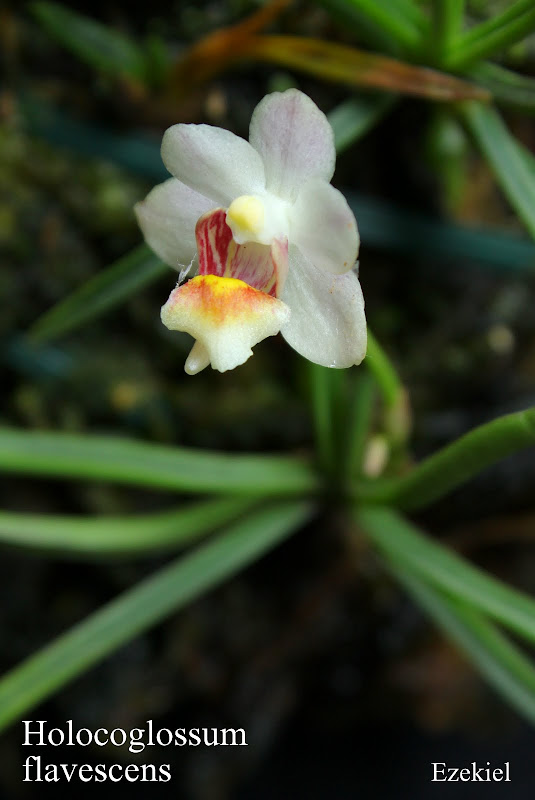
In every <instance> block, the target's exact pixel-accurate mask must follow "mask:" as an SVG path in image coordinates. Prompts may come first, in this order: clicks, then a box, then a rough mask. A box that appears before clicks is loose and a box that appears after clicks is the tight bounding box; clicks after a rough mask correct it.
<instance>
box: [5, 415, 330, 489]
mask: <svg viewBox="0 0 535 800" xmlns="http://www.w3.org/2000/svg"><path fill="white" fill-rule="evenodd" d="M0 471H6V472H10V473H25V474H29V475H46V476H48V477H51V476H56V477H62V478H69V479H71V478H88V479H93V480H97V481H117V482H119V483H126V484H131V485H134V486H151V487H155V488H158V489H165V490H172V491H184V492H193V493H199V492H201V493H210V492H224V493H233V494H249V495H259V496H260V495H261V496H266V495H273V494H282V495H296V494H302V493H304V492H310V491H314V490H315V489H316V488H317V486H318V483H317V478H316V475H315V473H314V472H313V471H312V469H311V467H310V466H309V465H308V464H307V463H306V462H305V461H303V460H301V459H298V458H294V457H291V456H271V455H265V456H264V455H249V454H248V455H235V454H226V453H218V452H211V451H207V450H206V451H205V450H197V449H193V448H192V449H188V448H181V447H167V446H165V445H158V444H150V443H147V442H141V441H135V440H134V439H122V438H119V437H115V436H96V435H95V436H83V435H79V436H77V435H73V434H68V433H55V432H41V431H21V430H16V429H14V428H0Z"/></svg>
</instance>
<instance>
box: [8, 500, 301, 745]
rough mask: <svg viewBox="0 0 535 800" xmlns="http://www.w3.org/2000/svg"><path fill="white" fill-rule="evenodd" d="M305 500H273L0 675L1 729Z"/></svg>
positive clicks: (297, 522)
mask: <svg viewBox="0 0 535 800" xmlns="http://www.w3.org/2000/svg"><path fill="white" fill-rule="evenodd" d="M310 514H311V507H310V506H309V505H308V504H306V503H297V502H294V503H285V504H280V503H275V504H274V505H273V506H272V507H271V508H269V509H264V510H262V511H258V512H256V513H255V514H252V515H251V516H249V517H247V518H246V519H244V520H243V521H241V522H238V523H237V524H236V525H234V526H233V527H232V528H230V529H229V530H228V531H226V532H224V533H221V534H219V535H218V536H216V537H214V538H212V539H211V540H210V541H209V542H207V543H206V544H203V545H201V546H200V547H199V548H197V549H196V550H195V551H194V552H192V553H189V554H187V555H185V556H183V557H181V558H179V559H177V560H176V561H173V562H171V564H169V565H168V566H166V567H164V568H163V569H161V570H159V571H158V572H156V573H155V574H154V575H152V576H151V577H149V578H146V579H145V580H143V581H142V582H141V583H139V584H138V585H137V586H136V587H134V588H133V589H130V590H129V591H127V592H125V593H124V594H122V595H120V596H119V597H118V598H116V599H115V600H112V601H111V602H110V603H108V604H107V605H106V606H104V607H103V608H101V609H100V610H99V611H96V612H95V613H94V614H92V615H91V616H89V617H88V618H87V619H85V620H84V621H82V622H80V623H78V625H76V626H75V627H74V628H71V630H70V631H68V632H67V633H65V634H63V635H62V636H60V637H58V638H57V639H55V640H54V641H53V642H51V643H50V644H48V645H47V646H46V647H44V648H43V649H42V650H41V651H40V652H38V653H36V654H35V655H33V656H31V657H30V658H28V659H27V660H26V661H24V662H23V663H22V664H20V665H19V666H18V667H15V668H14V669H13V670H12V671H11V672H9V673H8V674H7V675H5V676H4V677H3V678H2V680H0V729H4V728H5V727H7V726H8V725H9V724H10V723H11V722H14V721H16V720H18V719H20V718H21V716H22V715H23V714H25V713H26V712H27V711H29V710H30V709H31V708H33V707H34V706H35V705H37V703H39V702H41V701H43V700H44V699H45V698H47V697H49V696H50V695H51V694H53V693H54V692H55V691H56V690H57V689H59V688H60V687H61V686H64V685H65V684H66V683H68V681H70V680H72V679H73V678H75V677H76V676H77V675H80V674H81V673H83V672H85V671H86V670H87V669H89V668H90V667H91V666H93V664H96V663H97V662H99V661H101V660H102V659H103V658H104V657H105V656H107V655H108V654H110V653H112V652H113V651H114V650H117V648H119V647H121V645H123V644H125V643H126V642H129V641H130V640H131V639H133V638H134V637H135V636H137V635H139V634H140V633H142V632H143V631H145V630H147V629H148V628H150V627H151V626H153V625H156V624H157V623H158V622H160V621H161V620H163V619H164V618H165V617H166V616H168V615H169V614H171V613H173V612H175V611H178V610H179V609H180V608H183V607H184V606H185V605H187V604H188V603H190V602H191V601H192V600H195V599H196V598H197V597H199V596H201V595H202V594H204V593H205V592H207V591H209V590H210V589H213V588H214V587H215V586H218V585H219V584H221V583H222V582H223V581H224V580H226V579H228V578H230V577H231V576H232V575H234V574H235V573H236V572H238V571H239V570H240V569H243V568H244V567H246V566H247V565H248V564H250V563H252V562H254V561H256V560H257V559H259V558H260V557H261V556H262V555H263V554H264V553H265V552H266V551H268V550H270V549H272V548H273V547H276V545H278V544H279V543H280V542H281V541H283V540H284V539H285V538H287V537H288V536H289V535H290V534H291V533H293V532H294V531H295V530H296V529H297V528H299V527H300V526H301V525H303V523H304V522H305V521H306V520H307V518H308V517H309V516H310Z"/></svg>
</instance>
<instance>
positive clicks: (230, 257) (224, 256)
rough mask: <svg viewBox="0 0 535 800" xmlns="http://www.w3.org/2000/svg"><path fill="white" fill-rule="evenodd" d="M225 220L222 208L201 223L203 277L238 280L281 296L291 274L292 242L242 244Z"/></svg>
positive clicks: (212, 212)
mask: <svg viewBox="0 0 535 800" xmlns="http://www.w3.org/2000/svg"><path fill="white" fill-rule="evenodd" d="M225 218H226V211H225V210H224V209H222V208H218V209H216V210H215V211H211V212H209V213H208V214H205V215H204V216H203V217H201V218H200V220H199V221H198V222H197V227H196V236H197V251H198V253H199V275H217V276H218V277H220V278H236V279H237V280H240V281H244V282H245V283H247V284H249V286H252V287H253V288H254V289H259V290H260V291H262V292H266V293H267V294H269V295H272V296H273V297H277V296H278V295H279V294H280V293H281V291H282V287H283V285H284V281H285V279H286V274H287V272H288V243H287V242H286V241H284V242H279V241H278V240H275V241H274V242H273V244H272V245H271V246H269V245H264V244H257V243H256V242H247V243H246V244H241V245H239V244H237V243H236V242H235V241H234V239H233V237H232V231H231V229H230V228H229V226H228V225H227V223H226V221H225Z"/></svg>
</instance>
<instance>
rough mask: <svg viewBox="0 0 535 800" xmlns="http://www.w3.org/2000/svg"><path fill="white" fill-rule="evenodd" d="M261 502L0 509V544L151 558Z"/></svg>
mask: <svg viewBox="0 0 535 800" xmlns="http://www.w3.org/2000/svg"><path fill="white" fill-rule="evenodd" d="M257 502H258V501H257V500H256V499H255V498H250V497H246V498H243V497H238V498H235V497H230V498H223V499H217V500H207V501H204V502H201V503H195V504H190V505H187V506H181V507H180V508H176V509H172V510H170V511H160V512H157V513H152V514H135V515H130V516H122V517H121V516H116V517H107V516H98V517H80V516H77V517H69V516H66V515H56V514H22V513H20V514H18V513H15V512H7V511H0V543H2V544H7V545H12V546H15V547H28V548H32V549H38V550H42V551H44V552H48V553H51V552H53V553H58V554H65V555H67V554H68V555H71V556H72V555H75V556H99V557H100V556H110V555H122V556H129V557H131V556H134V555H141V556H146V554H147V553H151V552H156V551H158V552H159V551H161V550H170V549H179V548H180V547H185V546H186V545H188V544H190V543H191V542H193V541H196V540H197V539H200V538H201V537H202V536H206V535H207V534H209V533H212V532H213V531H215V530H217V529H218V528H221V527H222V526H223V525H226V524H227V523H229V522H232V520H234V519H237V518H238V517H239V516H240V515H241V514H243V513H245V512H246V511H248V510H250V509H251V508H252V507H253V506H254V505H255V503H257Z"/></svg>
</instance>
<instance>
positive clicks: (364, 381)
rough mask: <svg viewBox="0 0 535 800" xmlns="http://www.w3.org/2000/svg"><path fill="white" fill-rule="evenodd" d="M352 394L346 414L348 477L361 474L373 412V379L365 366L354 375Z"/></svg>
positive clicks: (346, 471) (346, 472)
mask: <svg viewBox="0 0 535 800" xmlns="http://www.w3.org/2000/svg"><path fill="white" fill-rule="evenodd" d="M353 395H354V396H353V402H352V404H351V406H350V408H349V415H348V424H347V447H346V459H345V460H346V469H345V475H346V476H347V477H348V478H350V479H351V478H354V477H356V476H360V475H361V474H362V462H363V459H364V451H365V447H366V440H367V438H368V433H369V430H370V424H371V419H372V412H373V401H374V397H375V392H374V380H373V378H372V376H371V375H370V373H369V372H368V370H366V369H365V368H362V367H361V369H360V370H359V372H358V374H357V375H356V381H355V385H354V389H353Z"/></svg>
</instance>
